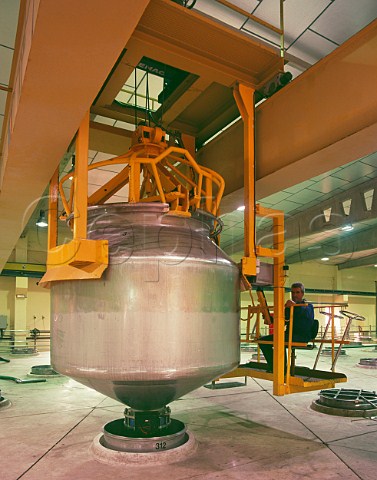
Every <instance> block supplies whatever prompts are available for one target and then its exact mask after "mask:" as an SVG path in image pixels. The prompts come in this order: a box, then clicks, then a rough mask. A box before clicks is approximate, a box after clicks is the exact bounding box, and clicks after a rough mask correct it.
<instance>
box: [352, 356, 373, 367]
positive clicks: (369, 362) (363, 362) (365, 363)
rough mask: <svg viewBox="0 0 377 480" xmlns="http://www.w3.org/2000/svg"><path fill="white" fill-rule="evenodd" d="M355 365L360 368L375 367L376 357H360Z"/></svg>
mask: <svg viewBox="0 0 377 480" xmlns="http://www.w3.org/2000/svg"><path fill="white" fill-rule="evenodd" d="M357 366H358V367H362V368H377V358H360V362H359V363H358V364H357Z"/></svg>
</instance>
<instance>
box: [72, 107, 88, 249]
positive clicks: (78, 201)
mask: <svg viewBox="0 0 377 480" xmlns="http://www.w3.org/2000/svg"><path fill="white" fill-rule="evenodd" d="M88 149H89V111H88V112H86V114H85V117H84V118H83V121H82V122H81V125H80V128H79V131H78V133H77V139H76V164H75V171H74V176H73V182H74V191H75V201H74V210H73V218H74V223H73V239H74V240H79V239H81V238H86V228H87V218H88V212H87V209H88Z"/></svg>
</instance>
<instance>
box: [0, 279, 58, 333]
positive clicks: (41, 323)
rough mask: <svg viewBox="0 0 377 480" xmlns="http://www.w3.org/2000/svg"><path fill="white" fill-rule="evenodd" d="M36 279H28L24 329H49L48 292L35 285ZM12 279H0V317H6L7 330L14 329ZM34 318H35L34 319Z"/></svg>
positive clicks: (14, 280) (13, 282)
mask: <svg viewBox="0 0 377 480" xmlns="http://www.w3.org/2000/svg"><path fill="white" fill-rule="evenodd" d="M37 282H38V279H36V278H29V282H28V291H27V298H26V299H25V300H22V301H26V302H27V306H26V315H27V323H26V329H28V330H32V329H33V328H38V330H49V329H50V290H48V289H45V288H42V287H40V286H38V285H37ZM15 283H16V279H15V278H14V277H0V315H6V316H7V317H8V329H9V328H10V329H12V328H14V311H15V309H14V304H15ZM34 317H35V318H34Z"/></svg>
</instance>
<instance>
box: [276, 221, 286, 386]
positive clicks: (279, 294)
mask: <svg viewBox="0 0 377 480" xmlns="http://www.w3.org/2000/svg"><path fill="white" fill-rule="evenodd" d="M273 233H274V248H275V249H276V250H278V252H279V254H278V255H276V256H275V257H274V385H273V394H274V395H284V394H285V393H286V392H285V385H284V349H285V347H284V324H285V321H284V270H283V267H284V213H283V212H281V213H280V214H277V215H275V216H274V218H273ZM288 368H289V366H288V365H287V369H288Z"/></svg>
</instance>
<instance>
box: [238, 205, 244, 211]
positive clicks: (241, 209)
mask: <svg viewBox="0 0 377 480" xmlns="http://www.w3.org/2000/svg"><path fill="white" fill-rule="evenodd" d="M237 210H238V211H239V212H243V211H244V210H245V205H241V206H240V207H238V208H237Z"/></svg>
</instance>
